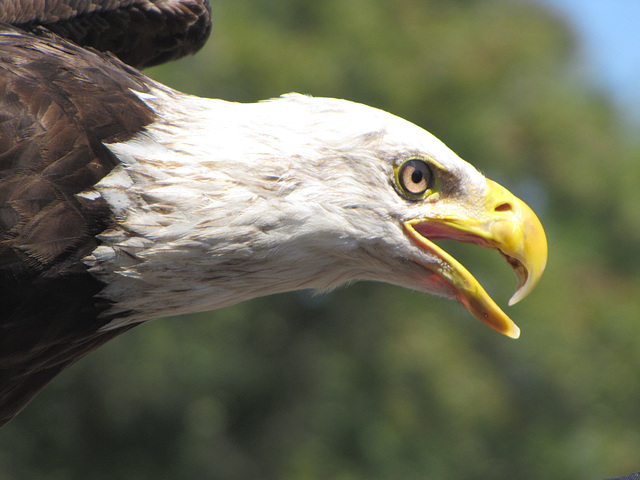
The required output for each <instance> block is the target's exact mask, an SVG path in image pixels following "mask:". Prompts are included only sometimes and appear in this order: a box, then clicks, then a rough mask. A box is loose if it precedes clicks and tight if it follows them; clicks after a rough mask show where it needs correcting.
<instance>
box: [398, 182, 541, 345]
mask: <svg viewBox="0 0 640 480" xmlns="http://www.w3.org/2000/svg"><path fill="white" fill-rule="evenodd" d="M404 227H405V229H406V231H407V234H408V235H409V237H410V238H411V239H412V240H413V241H414V242H416V244H418V245H419V246H420V247H421V248H423V249H424V250H427V251H429V252H431V253H433V254H435V255H436V256H437V257H438V258H440V260H441V261H442V265H441V266H439V267H438V269H437V271H436V273H437V274H438V275H439V276H440V277H441V278H442V279H443V280H444V281H445V282H446V283H447V284H449V285H450V286H451V287H452V289H453V291H454V295H455V296H456V297H457V298H458V300H459V301H460V302H461V303H462V304H463V305H464V306H465V307H466V308H467V309H468V310H469V311H470V312H471V313H473V314H474V315H475V316H476V317H477V318H478V319H480V320H482V321H483V322H484V323H486V324H487V325H489V326H490V327H491V328H494V329H495V330H497V331H499V332H501V333H504V334H505V335H507V336H509V337H512V338H518V337H519V336H520V329H519V328H518V326H517V325H516V324H515V323H513V321H512V320H511V319H510V318H509V317H508V316H507V315H506V314H505V313H504V312H503V311H502V310H501V309H500V307H498V306H497V305H496V303H495V302H494V301H493V300H492V299H491V297H489V295H488V294H487V292H486V291H485V290H484V289H483V288H482V286H481V285H480V284H479V283H478V281H477V280H476V279H475V278H474V277H473V275H471V273H469V271H468V270H467V269H466V268H464V267H463V266H462V265H461V264H460V263H459V262H458V261H457V260H456V259H455V258H453V257H452V256H451V255H449V254H448V253H447V252H445V251H444V250H442V249H441V248H440V247H438V246H437V245H436V244H435V243H433V242H432V241H431V240H437V239H451V240H458V241H462V242H469V243H475V244H476V245H480V246H482V247H487V248H494V249H496V250H498V251H499V252H500V253H501V254H502V255H503V256H504V257H505V258H506V260H507V262H508V263H509V264H510V265H511V267H512V268H513V269H514V271H515V273H516V276H517V277H518V287H517V289H516V292H515V293H514V295H513V296H512V297H511V300H510V301H509V305H513V304H514V303H516V302H518V301H520V300H522V299H523V298H524V297H526V296H527V295H528V294H529V293H530V292H531V291H532V290H533V288H534V287H535V285H536V284H537V283H538V280H540V277H541V276H542V272H543V271H544V268H545V266H546V264H547V239H546V237H545V234H544V230H543V228H542V225H541V224H540V221H539V220H538V217H536V215H535V213H533V211H532V210H531V209H530V208H529V207H528V206H527V205H526V204H525V203H524V202H523V201H522V200H520V199H519V198H517V197H515V196H514V195H513V194H512V193H511V192H509V191H508V190H506V189H505V188H504V187H502V186H500V185H498V184H497V183H495V182H493V181H491V180H487V193H486V196H485V202H484V208H481V209H480V212H479V213H477V214H474V215H473V216H470V217H459V216H447V217H439V218H427V219H425V218H417V219H413V220H408V221H406V222H404Z"/></svg>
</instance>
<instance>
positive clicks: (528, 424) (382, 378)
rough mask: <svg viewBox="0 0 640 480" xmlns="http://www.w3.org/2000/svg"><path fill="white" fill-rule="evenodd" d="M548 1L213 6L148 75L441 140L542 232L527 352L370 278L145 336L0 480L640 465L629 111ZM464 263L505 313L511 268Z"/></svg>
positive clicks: (24, 425) (567, 470)
mask: <svg viewBox="0 0 640 480" xmlns="http://www.w3.org/2000/svg"><path fill="white" fill-rule="evenodd" d="M550 3H553V2H552V0H548V1H547V2H545V3H541V2H535V1H533V0H531V1H526V0H511V1H510V0H487V1H472V0H440V1H438V0H398V1H379V0H349V1H344V0H327V1H322V2H321V1H304V0H270V1H269V2H265V1H261V0H253V1H249V0H214V1H213V11H214V19H215V25H214V32H213V35H212V38H211V40H210V42H209V43H208V44H207V46H206V47H205V48H204V49H203V50H202V51H201V52H200V53H199V54H198V55H196V56H195V57H192V58H189V59H185V60H182V61H180V62H177V63H174V64H172V65H168V66H165V67H162V68H156V69H152V70H150V71H149V72H148V73H149V74H150V75H152V76H153V77H154V78H156V79H158V80H160V81H163V82H166V83H168V84H169V85H171V86H173V87H175V88H178V89H180V90H183V91H186V92H190V93H194V94H197V95H203V96H212V97H219V98H224V99H229V100H234V101H248V102H253V101H256V100H259V99H263V98H269V97H273V96H278V95H280V94H281V93H285V92H290V91H297V92H301V93H310V94H313V95H316V96H332V97H341V98H347V99H350V100H354V101H359V102H363V103H367V104H370V105H373V106H376V107H380V108H383V109H385V110H387V111H390V112H393V113H395V114H398V115H400V116H403V117H405V118H407V119H408V120H411V121H413V122H414V123H417V124H418V125H420V126H422V127H424V128H426V129H428V130H430V131H431V132H432V133H434V134H436V135H437V136H438V137H439V138H441V139H442V140H443V141H445V143H447V144H448V145H449V146H450V147H451V148H453V149H454V150H455V151H456V152H457V153H458V154H459V155H460V156H462V157H463V158H465V159H466V160H468V161H469V162H471V163H473V164H474V165H476V166H477V167H478V168H480V169H481V170H482V171H484V172H485V173H486V174H487V175H488V176H489V177H491V178H493V179H494V180H497V181H498V182H500V183H502V184H503V185H505V186H506V187H507V188H509V189H510V190H511V191H513V192H514V193H516V194H517V195H519V196H520V197H522V198H523V199H524V200H525V201H527V202H528V203H529V204H530V205H531V206H532V207H533V208H534V210H535V211H536V212H537V213H538V214H539V216H540V218H541V220H542V222H543V224H544V226H545V228H546V231H547V235H548V239H549V248H550V255H549V264H548V267H547V272H546V273H545V276H544V277H543V279H542V281H541V283H540V284H539V286H538V288H537V289H536V290H535V291H534V292H533V294H532V295H531V296H530V297H528V298H527V299H525V300H524V301H523V302H521V303H520V304H518V305H517V306H514V307H511V308H508V310H507V312H508V313H509V315H510V316H511V317H512V318H513V319H514V320H515V321H516V323H518V324H519V326H520V327H521V329H522V337H521V338H520V339H519V340H517V341H513V340H510V339H508V338H506V337H503V336H501V335H499V334H497V333H496V332H494V331H491V330H489V329H487V328H486V327H485V326H484V325H482V324H481V323H480V322H478V321H477V320H475V319H474V318H473V317H471V315H470V314H469V313H468V312H467V311H466V310H464V309H463V308H462V307H460V306H459V305H457V304H455V303H453V302H450V301H446V300H442V299H438V298H434V297H430V296H427V295H424V294H420V293H416V292H410V291H406V290H403V289H400V288H396V287H393V286H389V285H384V284H374V283H360V284H357V285H354V286H351V287H349V288H345V289H341V290H338V291H336V292H333V293H331V294H327V295H320V296H318V295H313V294H311V293H308V292H300V293H291V294H285V295H278V296H273V297H269V298H264V299H258V300H255V301H250V302H246V303H244V304H241V305H237V306H235V307H232V308H226V309H223V310H219V311H216V312H210V313H203V314H199V315H192V316H188V317H187V316H184V317H179V318H173V319H168V320H167V319H165V320H159V321H154V322H151V323H149V324H147V325H143V326H141V327H138V328H136V329H134V330H133V331H132V332H130V333H127V334H126V335H124V336H122V337H120V338H118V339H116V340H115V341H113V342H111V343H110V344H108V345H107V346H105V347H103V348H102V349H100V350H98V351H97V352H95V353H93V354H91V355H89V356H88V357H87V358H85V359H84V360H82V361H81V362H79V363H78V364H76V365H75V366H73V367H72V368H70V369H69V370H68V371H66V372H65V373H64V374H62V375H60V376H59V377H58V378H57V379H56V380H55V381H54V382H53V383H52V384H51V385H49V386H48V387H47V388H46V389H45V390H44V391H43V392H42V393H41V394H40V395H39V397H37V398H36V400H34V401H33V403H32V404H31V405H30V407H28V408H27V410H25V411H24V412H23V413H22V414H20V415H19V416H18V417H17V418H16V419H15V420H13V421H12V422H11V423H9V424H8V425H7V426H6V427H4V428H3V429H2V430H1V431H0V479H1V480H9V479H47V480H49V479H50V480H54V479H55V480H57V479H60V480H62V479H64V480H70V479H83V480H86V479H92V480H95V479H109V480H111V479H114V478H116V479H120V478H122V479H183V478H184V479H220V480H232V479H233V480H235V479H238V480H240V479H242V480H250V479H256V480H257V479H283V480H315V479H318V480H319V479H332V480H360V479H362V480H364V479H366V480H378V479H403V480H413V479H416V480H417V479H420V480H422V479H461V478H464V479H471V480H473V479H478V480H480V479H482V480H488V479H491V480H500V479H514V478H518V479H519V480H528V479H531V480H534V479H535V480H540V479H600V478H605V477H612V476H617V475H622V474H626V473H630V472H632V471H637V470H640V348H639V340H640V319H639V318H638V317H639V316H640V274H639V273H638V272H640V241H639V240H640V188H639V185H640V163H639V162H638V160H639V156H640V155H639V154H640V145H639V142H638V139H637V134H636V133H635V132H637V131H638V126H639V125H638V123H637V122H636V120H637V118H638V117H635V118H636V119H635V120H634V115H633V114H630V113H629V112H624V111H621V109H620V103H621V102H620V100H619V97H618V99H617V100H616V97H615V95H613V96H612V94H611V93H610V92H609V91H608V90H607V88H606V82H601V81H599V80H598V79H597V78H595V77H594V76H593V75H591V74H588V72H589V68H585V66H584V65H585V64H584V63H583V60H584V58H583V57H584V55H583V54H584V52H585V49H584V44H582V43H581V39H582V38H583V37H582V36H581V34H580V31H579V29H578V30H576V27H574V26H573V24H572V22H571V18H570V16H567V14H566V12H565V11H564V10H559V9H556V8H553V7H552V6H549V4H550ZM584 3H589V2H588V0H585V2H584ZM612 3H615V2H612ZM637 20H639V21H640V18H639V19H637ZM638 47H639V45H628V48H629V49H633V50H636V51H637V50H638ZM211 134H212V135H214V134H215V132H211ZM455 255H456V256H458V257H460V258H461V259H462V260H463V263H465V264H466V265H468V266H469V267H470V269H471V271H472V272H474V274H475V275H476V276H477V277H478V278H479V279H480V281H481V283H483V284H484V285H485V286H486V289H487V290H488V291H489V292H490V293H491V295H492V296H493V297H494V298H495V299H496V300H497V302H498V303H499V304H501V305H505V306H506V302H507V299H508V298H509V296H510V294H511V293H512V291H513V289H514V288H515V277H513V274H512V273H511V271H510V269H509V267H508V266H507V265H506V263H504V262H503V261H502V260H501V258H500V257H499V256H498V255H496V254H495V253H493V252H485V251H483V250H480V249H478V248H476V247H473V246H468V248H456V250H455Z"/></svg>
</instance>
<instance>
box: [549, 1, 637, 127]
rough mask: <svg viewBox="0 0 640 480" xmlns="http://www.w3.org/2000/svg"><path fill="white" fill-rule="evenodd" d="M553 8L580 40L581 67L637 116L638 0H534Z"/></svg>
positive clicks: (625, 108)
mask: <svg viewBox="0 0 640 480" xmlns="http://www.w3.org/2000/svg"><path fill="white" fill-rule="evenodd" d="M537 1H539V2H541V3H545V4H547V5H549V6H551V7H552V8H553V9H554V10H556V11H557V12H558V13H559V14H560V15H561V16H562V17H564V18H565V19H566V21H567V22H568V23H569V24H570V25H571V26H572V27H573V29H574V31H575V32H576V33H577V35H578V39H579V41H580V57H579V58H578V61H579V62H580V66H581V69H584V70H585V71H586V72H587V74H588V75H589V76H590V77H592V79H593V81H594V82H595V83H596V84H597V85H601V86H602V87H604V88H606V90H607V91H609V92H610V93H611V95H612V97H613V98H614V100H615V102H616V103H617V104H618V105H619V106H620V108H621V109H622V110H623V111H624V112H625V113H626V114H628V115H629V116H630V117H632V118H634V119H635V120H640V0H537Z"/></svg>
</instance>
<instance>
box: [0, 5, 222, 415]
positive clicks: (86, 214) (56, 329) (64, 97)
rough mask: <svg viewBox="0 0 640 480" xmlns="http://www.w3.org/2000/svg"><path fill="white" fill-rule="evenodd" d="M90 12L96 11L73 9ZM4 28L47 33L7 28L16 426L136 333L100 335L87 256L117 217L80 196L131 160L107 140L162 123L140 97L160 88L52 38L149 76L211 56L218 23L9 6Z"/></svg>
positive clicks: (7, 306)
mask: <svg viewBox="0 0 640 480" xmlns="http://www.w3.org/2000/svg"><path fill="white" fill-rule="evenodd" d="M79 3H80V4H86V5H87V7H86V9H85V10H83V11H78V10H72V9H71V7H70V5H77V4H79ZM118 3H120V5H124V7H123V8H117V7H118ZM42 5H44V6H45V8H44V10H42V9H38V8H35V7H38V6H42ZM27 7H34V8H35V9H31V10H29V9H28V8H27ZM158 9H159V10H158ZM174 10H175V11H177V12H178V16H177V17H173V16H172V15H171V12H172V11H174ZM36 11H38V12H43V13H42V15H40V16H37V17H35V16H33V13H34V12H36ZM29 14H32V15H31V16H30V15H29ZM0 19H1V20H8V21H9V22H13V23H15V24H17V25H20V26H21V27H24V28H25V29H28V30H32V31H35V32H36V33H27V32H25V31H24V30H23V29H21V28H18V27H14V26H10V25H7V24H4V23H0V425H2V424H4V423H6V422H7V421H9V420H10V419H11V418H12V417H13V416H15V415H16V414H17V413H18V412H19V411H20V410H21V409H22V408H24V406H25V405H26V404H27V403H28V402H29V401H30V400H31V398H33V396H34V395H35V394H36V393H38V391H40V389H41V388H42V387H43V386H44V385H45V384H46V383H47V382H48V381H49V380H50V379H51V378H53V377H54V376H55V375H57V374H58V373H59V372H60V371H61V370H63V369H64V368H66V367H67V366H69V365H70V364H71V363H73V362H74V361H76V360H78V359H79V358H81V357H82V356H83V355H85V354H86V353H88V352H89V351H91V350H93V349H95V348H97V347H98V346H100V345H101V344H103V343H104V342H106V341H107V340H109V339H111V338H113V337H114V336H116V335H118V334H120V333H122V332H124V331H126V330H127V329H129V328H131V326H127V327H123V328H120V329H116V330H111V331H108V332H106V333H99V332H98V329H99V328H100V327H101V326H103V325H104V324H105V323H107V322H109V321H110V318H109V317H108V316H103V317H100V313H101V312H103V311H104V310H105V309H106V308H107V307H108V305H107V303H106V301H104V300H101V299H99V298H98V297H96V296H95V295H96V294H97V293H98V292H99V291H100V290H101V289H102V287H103V285H102V284H101V283H100V282H99V281H98V280H96V279H95V278H94V277H92V276H91V275H89V274H88V273H87V271H86V268H85V266H84V264H83V263H82V262H81V259H82V258H83V257H84V256H85V255H87V254H88V253H89V252H91V251H92V250H93V249H94V248H95V247H96V246H97V245H98V243H99V240H98V239H97V238H96V235H98V234H100V233H101V232H103V231H105V230H106V229H108V228H109V226H110V225H111V222H113V218H112V214H111V211H110V209H109V208H108V207H107V206H106V204H105V202H104V200H103V199H102V198H96V199H88V198H83V197H78V196H76V194H77V193H80V192H86V191H91V188H92V186H93V185H95V183H97V182H98V181H99V180H100V179H101V178H103V177H104V176H105V175H107V174H108V173H109V172H110V171H111V170H112V169H113V168H114V166H115V165H116V164H117V159H116V157H115V156H114V155H113V154H112V153H111V152H110V151H109V150H108V149H107V148H106V147H105V146H104V144H103V142H115V141H124V140H127V139H129V138H131V137H132V136H133V135H134V134H135V133H137V132H139V131H140V130H141V129H142V128H143V127H144V126H145V125H147V124H149V123H150V122H152V121H153V119H154V113H153V111H152V110H151V109H150V108H149V107H147V106H146V105H145V104H144V103H143V102H142V101H141V100H140V99H139V98H138V97H137V96H136V95H134V94H133V93H131V91H130V89H135V90H136V91H141V92H144V91H147V84H146V82H147V80H146V77H144V76H143V75H142V74H140V73H139V72H137V71H136V70H134V69H133V68H130V67H129V66H127V65H125V64H123V63H122V62H121V61H119V60H118V59H116V58H114V57H113V56H111V55H110V54H102V53H98V52H93V51H89V50H87V49H83V48H79V47H78V46H77V45H75V44H73V43H71V42H69V41H67V40H64V39H62V38H60V37H59V36H58V35H55V34H54V33H51V32H49V31H48V30H47V29H49V30H51V31H52V32H56V33H61V34H64V35H68V36H69V37H70V38H71V39H72V40H74V41H77V42H78V43H79V44H82V45H91V46H92V47H94V48H98V49H101V50H109V49H111V48H112V47H113V51H114V52H115V53H116V54H117V55H119V56H120V57H121V58H122V59H125V60H127V61H130V62H131V63H133V64H135V65H138V66H147V65H151V64H156V63H159V62H162V61H165V60H168V59H172V58H176V57H178V56H182V55H184V54H185V53H191V52H193V51H194V50H196V49H197V48H199V46H200V45H201V44H202V42H204V40H205V39H206V37H207V35H208V32H209V28H210V23H209V21H210V15H209V10H208V3H207V2H206V1H186V2H167V1H156V2H148V1H136V0H134V1H124V2H116V1H111V0H104V1H97V2H74V1H72V0H66V1H50V2H46V4H43V3H42V2H38V1H36V0H34V1H26V0H21V1H18V2H8V3H7V2H5V3H2V4H0ZM109 22H111V23H109ZM42 25H44V26H46V29H45V28H43V27H42ZM97 25H103V26H102V27H96V26H97ZM134 26H135V27H136V28H138V29H139V30H138V31H136V29H135V28H133V27H134ZM104 29H107V30H108V31H109V34H108V35H105V36H102V33H103V30H104ZM176 32H181V33H178V34H177V36H175V34H176ZM159 33H161V35H160V36H159ZM165 35H166V36H167V38H169V37H172V35H173V37H172V38H173V39H172V40H171V41H164V40H162V39H161V37H162V38H163V37H164V36H165ZM150 45H151V46H154V45H155V46H156V47H157V48H147V47H149V46H150ZM128 47H131V48H128ZM145 49H146V50H145Z"/></svg>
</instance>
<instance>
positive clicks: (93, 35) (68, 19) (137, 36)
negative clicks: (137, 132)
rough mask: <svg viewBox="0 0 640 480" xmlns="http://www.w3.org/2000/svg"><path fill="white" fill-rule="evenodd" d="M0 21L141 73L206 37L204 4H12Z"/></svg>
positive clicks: (72, 0) (2, 6)
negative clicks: (94, 52) (59, 39)
mask: <svg viewBox="0 0 640 480" xmlns="http://www.w3.org/2000/svg"><path fill="white" fill-rule="evenodd" d="M0 20H2V21H4V22H6V23H9V24H12V25H15V26H18V27H20V28H21V29H22V30H25V31H29V32H35V33H41V32H43V31H46V30H48V31H50V32H53V33H55V34H56V35H58V36H60V37H63V38H66V39H68V40H70V41H72V42H74V43H75V44H77V45H79V46H81V47H91V48H95V49H96V50H99V51H101V52H107V51H108V52H111V53H112V54H114V55H115V56H117V57H118V58H119V59H120V60H122V61H123V62H124V63H126V64H128V65H131V66H133V67H136V68H146V67H150V66H153V65H158V64H161V63H164V62H168V61H171V60H175V59H178V58H180V57H183V56H185V55H190V54H193V53H195V52H196V51H197V50H198V49H200V47H202V45H203V44H204V43H205V41H206V40H207V38H208V37H209V33H210V32H211V8H210V6H209V2H208V0H89V1H87V0H84V1H83V0H80V1H78V0H11V1H5V2H2V3H0Z"/></svg>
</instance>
